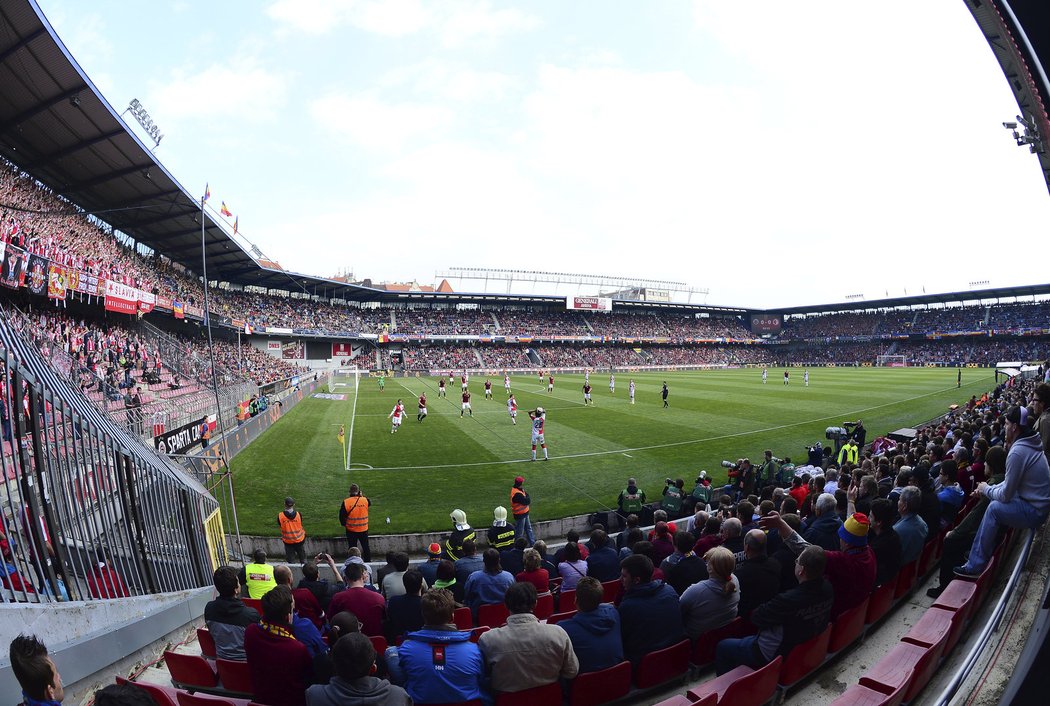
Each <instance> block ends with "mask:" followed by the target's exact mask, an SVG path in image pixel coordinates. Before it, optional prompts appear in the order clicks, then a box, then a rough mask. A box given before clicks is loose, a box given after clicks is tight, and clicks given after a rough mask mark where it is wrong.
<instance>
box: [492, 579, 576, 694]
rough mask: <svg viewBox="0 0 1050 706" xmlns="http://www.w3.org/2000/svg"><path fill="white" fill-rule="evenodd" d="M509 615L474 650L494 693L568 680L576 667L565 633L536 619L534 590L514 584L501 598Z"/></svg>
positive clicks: (531, 586)
mask: <svg viewBox="0 0 1050 706" xmlns="http://www.w3.org/2000/svg"><path fill="white" fill-rule="evenodd" d="M504 602H505V603H506V605H507V609H508V610H509V611H510V616H508V618H507V624H506V625H505V626H504V627H501V628H496V629H494V630H489V631H488V632H486V633H485V634H483V635H482V636H481V639H480V640H479V641H478V647H480V648H481V653H482V655H484V658H485V663H486V665H487V666H488V669H489V672H490V674H491V675H492V688H493V690H494V691H496V692H515V691H522V690H524V689H531V688H532V687H535V686H543V685H544V684H550V683H553V682H556V681H557V680H558V679H572V678H573V677H575V676H576V674H577V672H578V671H579V668H580V663H579V661H578V660H577V659H576V653H575V652H573V649H572V642H570V640H569V636H568V634H567V633H566V632H565V631H564V630H562V629H561V628H559V627H558V626H557V625H547V624H546V623H541V622H540V621H539V620H537V619H536V616H535V614H534V613H533V611H534V610H535V608H536V587H535V586H533V585H532V584H531V583H515V584H513V585H511V587H510V588H508V589H507V594H506V597H505V599H504Z"/></svg>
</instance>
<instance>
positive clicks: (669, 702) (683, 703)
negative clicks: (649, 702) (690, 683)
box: [654, 694, 718, 706]
mask: <svg viewBox="0 0 1050 706" xmlns="http://www.w3.org/2000/svg"><path fill="white" fill-rule="evenodd" d="M717 703H718V695H717V694H711V695H710V696H708V697H707V698H705V699H701V700H700V701H694V700H693V699H691V698H689V697H688V696H682V695H681V694H679V695H677V696H672V697H671V698H669V699H664V700H663V701H661V702H660V703H658V704H655V705H654V706H716V704H717Z"/></svg>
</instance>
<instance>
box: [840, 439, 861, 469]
mask: <svg viewBox="0 0 1050 706" xmlns="http://www.w3.org/2000/svg"><path fill="white" fill-rule="evenodd" d="M858 450H859V449H858V447H856V446H854V445H853V444H846V445H845V446H843V447H842V450H841V451H839V465H840V466H841V465H842V464H843V463H856V462H857V455H858V454H857V451H858Z"/></svg>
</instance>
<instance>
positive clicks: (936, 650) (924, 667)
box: [860, 635, 948, 703]
mask: <svg viewBox="0 0 1050 706" xmlns="http://www.w3.org/2000/svg"><path fill="white" fill-rule="evenodd" d="M947 637H948V636H947V635H945V636H944V639H943V640H941V642H940V643H938V644H936V645H934V646H933V647H920V646H919V645H913V644H912V643H910V642H899V643H897V645H896V646H895V647H894V648H893V649H892V650H890V651H889V652H888V653H886V655H884V656H883V658H882V659H880V660H879V661H878V663H877V664H876V665H875V666H874V667H872V668H871V669H869V670H868V673H867V674H866V675H864V676H863V677H861V679H860V683H861V685H862V686H866V687H869V688H871V689H875V690H876V691H882V692H884V693H887V694H889V693H893V692H894V691H896V690H897V689H898V688H900V686H901V683H905V684H906V685H907V688H906V689H905V690H904V701H906V702H908V703H910V702H911V701H912V700H913V699H914V698H915V696H916V695H917V694H918V693H919V692H920V691H921V690H922V688H923V687H924V686H926V683H927V682H928V681H929V680H930V676H931V675H932V674H933V672H934V670H935V669H936V668H937V661H938V660H939V659H940V658H941V655H942V654H944V645H945V642H946V641H947Z"/></svg>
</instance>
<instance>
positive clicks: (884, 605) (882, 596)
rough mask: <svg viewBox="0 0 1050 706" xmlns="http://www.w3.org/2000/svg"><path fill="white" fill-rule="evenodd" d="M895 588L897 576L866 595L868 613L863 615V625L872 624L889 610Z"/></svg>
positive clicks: (891, 605)
mask: <svg viewBox="0 0 1050 706" xmlns="http://www.w3.org/2000/svg"><path fill="white" fill-rule="evenodd" d="M896 590H897V578H896V577H894V578H892V579H890V580H889V581H887V582H886V583H884V584H882V585H881V586H878V587H876V588H875V590H874V591H872V592H871V595H870V596H869V597H868V614H867V615H865V616H864V624H865V625H867V626H870V625H874V624H875V623H877V622H879V621H880V620H882V619H883V618H884V617H885V616H886V613H888V612H890V608H892V607H893V594H894V593H895V592H896Z"/></svg>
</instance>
